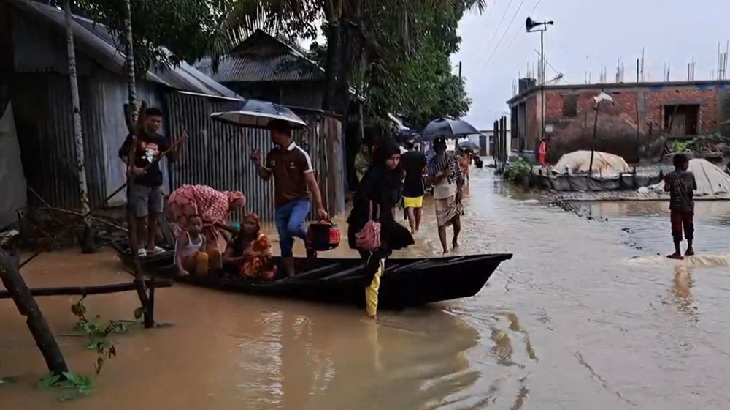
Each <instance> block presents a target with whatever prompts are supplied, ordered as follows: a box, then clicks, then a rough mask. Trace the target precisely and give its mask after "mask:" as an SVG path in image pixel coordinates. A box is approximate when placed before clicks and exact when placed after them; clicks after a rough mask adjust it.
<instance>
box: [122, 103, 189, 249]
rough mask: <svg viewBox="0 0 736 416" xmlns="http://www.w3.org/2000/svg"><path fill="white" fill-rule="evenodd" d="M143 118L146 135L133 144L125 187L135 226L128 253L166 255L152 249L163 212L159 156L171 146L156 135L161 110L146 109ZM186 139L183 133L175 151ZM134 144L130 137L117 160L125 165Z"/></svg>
mask: <svg viewBox="0 0 736 416" xmlns="http://www.w3.org/2000/svg"><path fill="white" fill-rule="evenodd" d="M144 117H145V123H144V126H145V131H144V134H143V135H142V137H138V138H137V140H136V148H135V156H134V160H133V164H132V167H131V173H132V174H133V183H130V184H128V194H127V195H128V215H129V216H130V217H132V218H130V219H131V221H129V224H130V225H134V226H132V227H129V228H130V230H128V238H129V239H130V250H131V253H136V254H137V255H138V256H146V255H148V254H159V253H163V252H164V251H165V250H164V249H162V248H161V247H157V246H156V245H155V243H156V231H157V230H156V227H157V225H158V216H159V214H161V213H162V212H163V209H164V201H163V194H162V192H161V185H163V181H164V178H163V173H162V172H161V169H160V167H159V165H158V163H159V160H160V158H161V154H162V153H163V152H167V151H169V147H170V146H171V144H170V143H169V141H168V140H167V139H166V138H164V137H163V136H162V135H160V134H159V133H158V130H159V128H160V127H161V118H162V113H161V110H159V109H158V108H152V107H151V108H146V110H145V113H144ZM185 136H186V133H184V135H183V137H182V138H180V140H178V141H177V142H176V143H177V144H175V146H177V147H178V143H181V141H182V139H183V138H184V137H185ZM133 141H134V138H133V136H132V135H130V134H129V135H128V137H126V138H125V141H124V142H123V144H122V145H121V146H120V149H119V150H118V157H120V159H121V160H122V161H123V162H124V163H125V164H126V165H127V164H128V155H129V152H130V146H131V145H132V144H133ZM177 152H178V149H176V148H174V149H171V151H169V152H168V153H167V154H168V157H169V158H170V160H175V159H176V156H177ZM144 230H146V231H147V232H144ZM143 241H145V246H144V247H141V242H143Z"/></svg>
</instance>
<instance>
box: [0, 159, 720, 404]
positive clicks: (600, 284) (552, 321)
mask: <svg viewBox="0 0 736 416" xmlns="http://www.w3.org/2000/svg"><path fill="white" fill-rule="evenodd" d="M469 194H470V196H469V198H468V199H467V200H466V210H465V211H466V215H465V216H464V217H463V227H464V230H463V234H462V237H461V239H460V243H461V248H460V250H459V253H462V254H470V253H481V252H512V253H514V257H513V259H511V260H509V261H507V262H505V263H503V264H502V265H501V266H500V267H499V269H498V270H497V272H496V273H495V274H494V275H493V277H492V278H491V280H490V281H489V283H488V285H487V286H486V287H485V288H484V289H483V290H482V291H481V292H480V293H479V294H478V295H477V296H476V297H474V298H471V299H464V300H458V301H452V302H447V303H444V304H441V305H435V306H433V307H428V308H423V309H416V310H409V311H405V312H402V313H388V312H384V313H382V314H380V316H379V320H378V323H377V324H374V323H370V322H366V321H365V320H363V319H362V311H360V310H357V309H351V308H342V307H326V306H320V305H313V304H305V303H298V302H286V301H275V300H271V299H262V298H256V297H248V296H243V295H235V294H224V293H219V292H215V291H208V290H202V289H196V288H192V287H187V286H183V285H180V286H176V287H173V288H167V289H160V290H159V291H157V296H156V301H157V310H156V314H157V320H158V321H165V322H171V323H173V324H174V325H173V326H171V327H168V328H159V329H155V330H151V331H144V330H137V329H136V330H132V331H131V332H129V333H125V334H120V335H118V336H116V337H115V338H114V342H115V344H116V346H117V352H118V356H117V357H115V358H113V359H111V360H108V361H107V362H106V364H105V368H104V370H103V371H102V374H101V375H100V376H97V377H95V392H94V393H93V394H92V395H91V396H89V397H86V398H83V399H79V400H77V401H73V402H66V403H59V402H58V401H57V399H56V397H57V396H58V393H55V392H51V391H44V390H39V389H36V388H34V387H33V383H34V382H35V380H37V379H38V377H39V376H40V375H41V374H42V373H43V372H44V365H43V360H42V359H41V355H40V353H38V351H37V350H36V348H35V345H34V343H33V340H32V339H31V337H30V336H29V335H28V331H27V330H26V328H25V324H24V321H23V319H22V318H21V317H20V316H18V314H17V311H16V310H15V309H14V306H13V303H12V302H10V301H5V302H2V303H0V334H2V335H1V336H0V376H3V375H4V376H7V375H18V376H20V378H19V380H18V381H17V382H16V383H12V384H4V385H3V384H0V407H2V408H89V409H93V408H108V409H141V408H144V409H165V408H167V409H187V408H189V409H205V408H212V409H226V408H227V409H273V408H287V409H340V408H357V409H434V408H445V409H628V408H644V409H712V408H719V409H725V408H728V407H729V404H730V402H729V266H728V265H729V262H730V258H729V240H728V237H729V228H730V220H729V218H730V213H729V208H728V202H698V203H697V206H696V210H697V214H696V240H695V248H696V250H697V254H698V256H696V258H695V259H691V260H690V261H683V262H679V261H673V260H666V259H664V258H662V256H660V254H666V253H669V252H670V251H671V250H672V247H671V242H670V236H669V227H668V223H667V210H666V208H667V206H666V204H663V203H641V202H636V203H601V204H589V205H588V208H589V209H590V210H591V212H592V213H593V214H594V216H596V217H605V218H606V219H607V220H604V221H589V220H585V219H583V218H579V217H577V216H575V215H573V214H571V213H566V212H563V211H561V210H559V209H556V208H552V207H548V206H546V205H544V204H540V203H538V202H535V201H534V200H529V199H527V200H519V199H518V198H515V197H514V195H512V194H511V193H509V192H507V191H506V189H505V188H504V186H503V185H502V184H501V183H500V182H499V181H498V180H496V179H495V178H494V177H493V175H492V174H491V173H490V171H489V170H487V169H486V170H484V171H473V173H472V182H471V185H470V191H469ZM425 210H426V211H427V214H428V215H427V221H426V224H425V226H424V228H423V229H422V230H420V233H419V235H418V237H417V239H418V240H419V242H420V244H419V245H418V246H417V247H414V248H413V249H412V253H411V254H414V255H415V254H419V253H425V254H428V255H435V253H436V252H437V250H438V244H437V242H436V239H435V230H434V227H433V225H432V215H431V208H425ZM332 254H335V255H339V254H340V253H339V252H337V253H332ZM402 255H408V254H402ZM24 273H25V275H26V277H27V280H28V281H29V284H30V285H32V286H41V285H45V286H48V285H67V284H92V283H97V284H99V283H103V282H110V281H124V280H127V279H129V276H128V275H126V273H125V272H123V271H122V270H121V269H120V266H119V265H118V263H117V260H116V258H115V257H114V256H113V255H112V254H111V253H109V252H106V253H101V254H97V255H92V256H86V257H82V256H78V255H76V254H73V255H72V254H69V253H56V254H44V255H43V256H41V257H40V258H39V259H37V260H35V261H34V262H33V263H31V264H29V266H27V268H24ZM452 278H457V279H461V278H462V276H454V277H452ZM75 300H76V299H75V298H73V297H56V298H39V299H38V301H39V304H40V306H41V309H42V310H43V312H44V313H45V314H46V317H47V319H48V321H49V322H50V324H51V326H52V328H53V330H54V331H55V333H56V334H57V335H59V342H60V343H61V346H62V349H63V351H64V353H65V355H66V357H67V360H68V361H69V364H70V367H71V368H72V369H73V370H75V371H77V372H88V373H93V369H92V365H93V363H94V361H95V359H96V354H95V352H93V351H89V350H86V349H85V347H84V340H83V339H81V338H78V337H74V336H70V335H73V331H72V329H71V328H72V325H73V323H74V318H73V316H72V314H71V313H70V305H71V303H72V302H74V301H75ZM136 302H137V299H136V296H135V295H134V294H133V293H124V294H113V295H100V296H93V297H91V298H90V299H88V300H87V302H86V303H87V308H88V310H89V312H90V314H101V315H102V316H103V318H108V319H125V318H130V317H131V315H132V312H133V310H134V308H135V307H136V306H137V305H136Z"/></svg>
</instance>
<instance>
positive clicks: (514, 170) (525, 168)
mask: <svg viewBox="0 0 736 416" xmlns="http://www.w3.org/2000/svg"><path fill="white" fill-rule="evenodd" d="M531 172H532V165H530V164H529V162H527V161H526V160H524V159H523V158H518V159H516V160H515V161H514V162H513V163H511V164H510V165H509V167H508V168H507V169H506V172H505V173H504V176H506V178H507V179H508V180H509V181H511V182H513V183H519V182H521V181H522V180H523V179H524V177H525V176H528V175H530V174H531Z"/></svg>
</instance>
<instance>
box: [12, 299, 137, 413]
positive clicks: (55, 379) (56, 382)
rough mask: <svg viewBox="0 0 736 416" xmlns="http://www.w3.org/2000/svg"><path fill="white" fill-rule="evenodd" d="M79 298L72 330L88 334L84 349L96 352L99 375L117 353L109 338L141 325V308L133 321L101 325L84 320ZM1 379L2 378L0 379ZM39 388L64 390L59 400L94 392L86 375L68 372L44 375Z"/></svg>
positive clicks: (83, 308) (94, 321) (74, 305)
mask: <svg viewBox="0 0 736 416" xmlns="http://www.w3.org/2000/svg"><path fill="white" fill-rule="evenodd" d="M85 297H86V296H82V298H81V299H79V300H78V301H77V302H76V303H74V304H73V305H72V313H73V314H74V316H76V317H77V319H78V320H77V323H75V324H74V329H75V330H78V331H82V332H84V333H85V334H86V335H87V348H88V349H92V350H96V351H97V361H95V373H96V374H100V372H101V371H102V366H103V365H104V364H105V360H106V359H110V358H112V357H114V356H115V355H116V353H117V351H116V350H115V345H114V344H113V343H112V342H111V341H110V338H109V336H110V335H111V334H115V333H118V334H119V333H123V332H127V331H128V329H130V327H132V326H134V325H138V324H140V319H141V317H143V312H144V308H143V307H139V308H136V310H135V311H134V312H133V316H134V317H135V320H114V321H108V322H107V323H102V322H100V321H98V319H99V316H96V319H95V320H92V319H89V318H87V307H86V306H85V305H84V299H85ZM0 380H2V379H0ZM38 387H40V388H52V387H53V388H58V389H62V390H65V391H67V393H65V394H63V395H61V396H59V401H68V400H73V399H76V398H78V397H81V396H87V395H89V394H90V393H92V391H93V390H94V385H93V382H92V378H91V377H90V376H88V375H85V374H77V373H74V372H71V371H68V372H64V373H53V372H51V373H47V374H45V375H44V376H43V377H41V379H40V380H39V381H38Z"/></svg>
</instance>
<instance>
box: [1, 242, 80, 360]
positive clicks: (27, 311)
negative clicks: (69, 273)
mask: <svg viewBox="0 0 736 416" xmlns="http://www.w3.org/2000/svg"><path fill="white" fill-rule="evenodd" d="M0 279H1V280H2V282H3V285H5V288H6V289H8V292H10V296H11V297H12V298H13V301H15V306H16V307H17V308H18V312H20V314H21V315H23V316H25V317H26V325H28V330H29V331H31V335H33V339H34V340H35V341H36V346H38V349H39V350H40V351H41V354H43V358H44V360H45V361H46V367H48V369H49V371H51V372H53V373H56V374H61V373H66V372H68V371H69V368H68V367H67V365H66V361H64V356H63V355H62V354H61V350H60V349H59V344H57V342H56V338H54V334H53V333H52V332H51V329H50V328H49V324H48V323H47V322H46V318H45V317H44V316H43V314H42V313H41V310H40V309H39V308H38V304H37V303H36V300H35V299H34V298H33V295H31V291H30V290H29V289H28V286H27V285H26V282H25V281H24V280H23V276H21V274H20V271H19V270H18V268H17V267H15V265H14V262H13V259H12V258H11V257H10V256H9V255H8V254H7V253H5V251H4V250H2V249H0Z"/></svg>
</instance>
